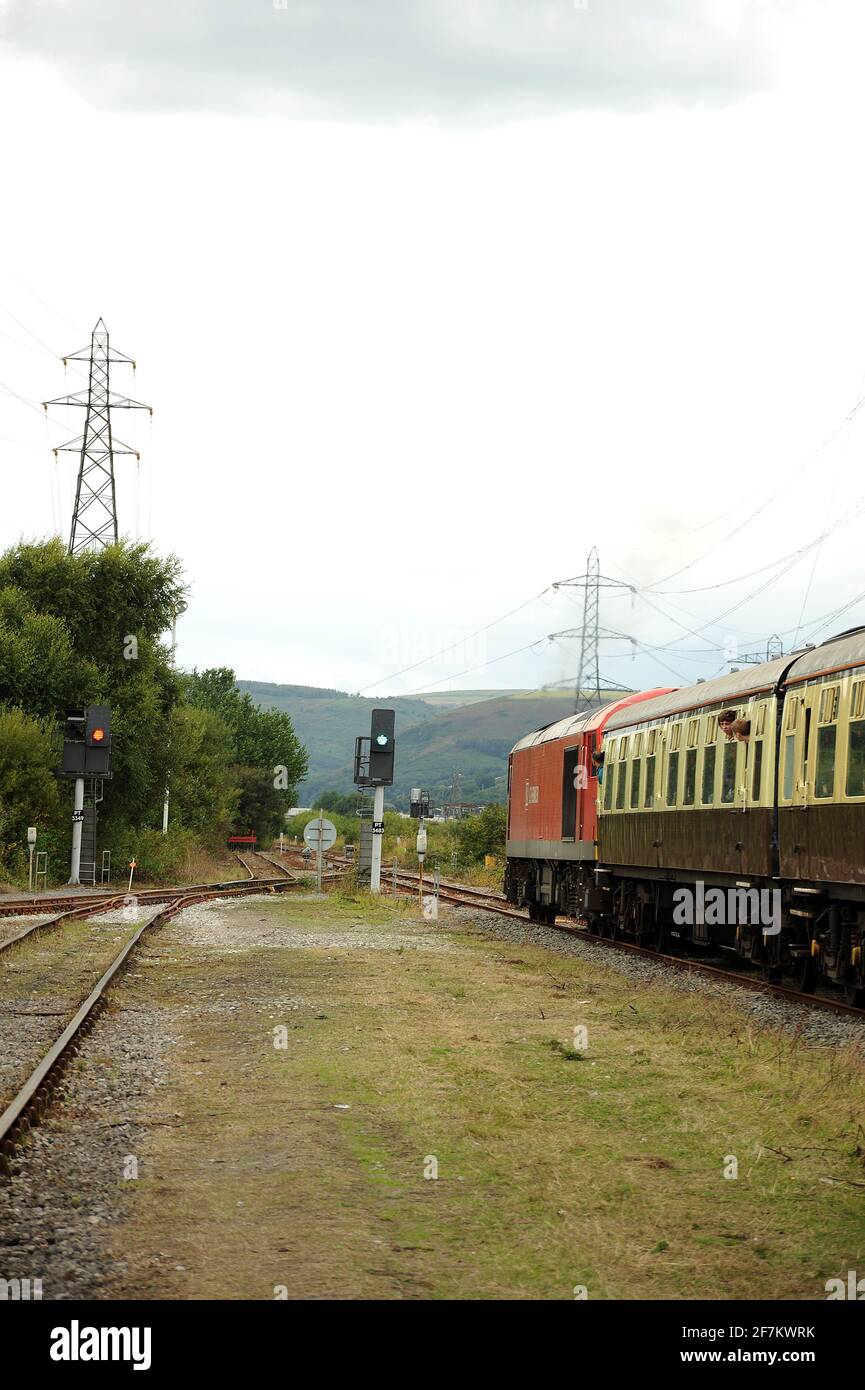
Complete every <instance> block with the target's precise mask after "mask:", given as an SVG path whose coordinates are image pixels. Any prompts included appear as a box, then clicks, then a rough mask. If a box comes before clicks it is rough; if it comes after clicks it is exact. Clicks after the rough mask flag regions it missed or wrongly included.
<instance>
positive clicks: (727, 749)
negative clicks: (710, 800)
mask: <svg viewBox="0 0 865 1390" xmlns="http://www.w3.org/2000/svg"><path fill="white" fill-rule="evenodd" d="M738 752H739V745H738V743H736V742H735V741H734V742H732V743H725V744H724V758H723V761H722V763H721V801H722V802H723V803H724V805H725V806H729V805H730V803H731V802H732V801H735V800H736V755H737V753H738Z"/></svg>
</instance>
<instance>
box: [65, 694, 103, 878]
mask: <svg viewBox="0 0 865 1390" xmlns="http://www.w3.org/2000/svg"><path fill="white" fill-rule="evenodd" d="M56 775H57V776H58V777H64V778H67V777H68V778H74V780H75V790H74V794H73V798H72V856H71V863H70V866H69V882H70V883H71V884H77V883H80V881H81V832H82V829H83V827H84V779H85V777H92V778H101V777H110V776H111V710H110V709H109V707H108V705H87V706H86V707H85V708H76V709H68V710H67V711H66V727H65V732H64V739H63V762H62V764H61V766H60V767H59V768H58V769H57V773H56Z"/></svg>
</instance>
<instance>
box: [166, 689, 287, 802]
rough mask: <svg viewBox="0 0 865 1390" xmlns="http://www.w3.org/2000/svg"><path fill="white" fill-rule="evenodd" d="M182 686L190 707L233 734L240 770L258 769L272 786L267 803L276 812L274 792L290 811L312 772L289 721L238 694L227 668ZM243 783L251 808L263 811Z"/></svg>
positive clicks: (266, 799)
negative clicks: (214, 716)
mask: <svg viewBox="0 0 865 1390" xmlns="http://www.w3.org/2000/svg"><path fill="white" fill-rule="evenodd" d="M183 681H184V691H185V694H186V698H187V700H188V701H189V703H190V704H192V705H195V706H196V707H197V708H199V709H209V710H211V711H212V712H213V713H214V714H217V715H218V716H219V718H220V719H221V720H222V721H223V723H224V724H225V725H226V727H227V728H228V729H229V730H230V733H231V737H232V740H233V745H234V759H233V761H234V763H235V765H236V766H237V767H238V768H244V769H247V770H249V769H252V768H254V769H257V771H258V775H259V779H260V780H261V781H264V780H267V781H269V787H270V790H269V792H268V793H267V796H266V797H265V801H266V802H267V803H268V804H273V806H276V802H275V801H273V798H272V797H271V796H270V792H274V793H275V794H277V795H278V796H279V798H280V799H279V809H280V813H282V812H285V811H287V810H288V809H289V807H290V806H291V804H292V802H293V800H294V797H295V789H296V787H297V784H298V783H299V782H302V781H303V779H304V777H305V776H306V770H307V756H306V749H305V748H304V747H303V746H302V745H301V743H300V741H299V740H298V737H297V735H296V733H295V732H294V725H293V723H292V721H291V718H290V717H289V715H287V714H286V713H285V712H284V711H283V710H275V709H268V710H264V709H259V708H258V706H257V705H255V704H253V702H252V700H251V699H250V697H249V695H247V694H246V693H245V692H242V691H240V690H238V688H237V683H236V681H235V676H234V672H233V671H232V670H230V669H229V668H228V667H227V666H220V667H215V668H212V669H210V670H207V671H200V672H199V671H192V672H191V673H189V674H187V675H185V676H184V678H183ZM240 780H241V781H242V782H243V785H244V787H245V788H246V791H247V792H248V793H249V795H250V796H251V797H252V802H251V803H250V804H252V803H254V804H255V805H256V806H260V805H264V802H262V801H261V799H260V797H259V796H258V794H255V795H253V794H252V792H251V789H250V787H249V785H248V782H247V781H246V780H244V779H243V778H241V779H240ZM262 795H263V793H262Z"/></svg>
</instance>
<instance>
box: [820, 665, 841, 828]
mask: <svg viewBox="0 0 865 1390" xmlns="http://www.w3.org/2000/svg"><path fill="white" fill-rule="evenodd" d="M838 693H839V687H838V686H837V685H827V686H825V687H824V688H823V690H821V691H820V709H819V718H818V724H819V727H818V729H817V765H816V768H815V770H814V795H815V797H819V798H820V799H821V800H825V799H826V798H827V797H830V796H833V795H834V792H835V743H836V724H835V720H836V719H837V717H838Z"/></svg>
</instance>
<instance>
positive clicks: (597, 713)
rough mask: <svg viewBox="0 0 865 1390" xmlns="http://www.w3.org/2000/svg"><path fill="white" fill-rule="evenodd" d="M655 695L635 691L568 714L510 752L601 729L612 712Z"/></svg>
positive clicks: (525, 738)
mask: <svg viewBox="0 0 865 1390" xmlns="http://www.w3.org/2000/svg"><path fill="white" fill-rule="evenodd" d="M665 693H666V692H665ZM657 694H658V691H657V690H635V691H632V692H631V694H629V695H623V696H622V697H621V698H620V699H618V700H611V701H610V702H609V704H606V705H601V706H600V707H599V708H598V709H590V710H581V711H580V712H579V713H577V714H569V715H568V716H567V718H565V719H557V720H556V721H555V723H554V724H545V725H544V726H543V728H541V729H535V730H533V732H532V733H530V734H525V735H524V737H523V738H521V739H520V741H519V743H515V744H514V746H513V748H512V749H511V752H512V753H516V752H517V751H518V750H519V749H521V748H536V747H537V746H538V744H541V743H553V742H555V741H556V739H568V738H572V737H573V736H574V734H578V733H584V732H586V731H587V730H589V729H600V728H603V727H604V726H605V725H606V723H607V721H608V719H609V717H610V715H611V714H612V713H613V712H614V711H616V710H620V709H625V708H626V707H628V706H630V705H634V704H640V703H642V702H643V701H644V700H648V699H651V697H652V696H654V695H657Z"/></svg>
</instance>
